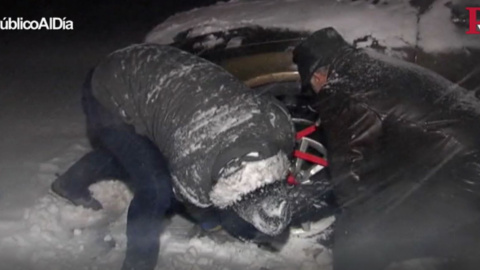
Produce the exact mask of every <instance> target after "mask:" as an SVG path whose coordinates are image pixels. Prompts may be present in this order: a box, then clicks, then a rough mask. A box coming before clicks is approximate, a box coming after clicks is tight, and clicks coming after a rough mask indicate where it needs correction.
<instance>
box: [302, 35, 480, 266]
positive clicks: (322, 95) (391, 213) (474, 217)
mask: <svg viewBox="0 0 480 270" xmlns="http://www.w3.org/2000/svg"><path fill="white" fill-rule="evenodd" d="M294 61H295V62H296V63H297V65H299V71H300V73H301V75H302V80H303V84H304V86H307V85H308V83H309V81H310V77H311V74H312V73H313V72H314V71H315V70H316V69H317V68H318V67H322V66H329V74H328V80H327V84H326V85H325V86H324V87H323V88H322V89H321V90H320V92H319V93H318V94H317V95H316V100H315V102H314V104H313V106H314V107H315V109H316V110H317V111H318V113H319V114H320V118H321V120H322V127H323V130H324V132H325V135H326V146H327V149H328V151H329V152H328V154H329V155H328V160H329V170H330V175H331V181H332V183H333V186H334V193H335V195H336V199H337V201H338V203H339V204H340V205H341V206H342V207H343V210H344V211H343V212H342V214H341V215H339V216H338V217H337V223H336V227H335V229H336V230H335V246H334V250H333V254H334V269H336V270H351V269H362V270H363V269H365V270H367V269H368V270H376V269H385V268H386V267H387V266H388V265H389V263H391V262H399V261H403V260H408V259H418V258H429V257H433V258H442V259H443V260H445V259H448V260H451V261H449V263H454V266H452V267H453V268H448V269H478V265H480V260H479V259H478V258H479V255H480V254H479V245H478V243H479V240H480V233H479V232H478V226H480V212H479V210H480V100H479V99H478V98H477V97H476V96H475V95H474V92H473V91H468V90H466V89H464V88H462V87H460V86H458V85H456V84H453V83H452V82H450V81H448V80H446V79H445V78H443V77H441V76H439V75H438V74H436V73H434V72H432V71H429V70H427V69H425V68H422V67H419V66H417V65H414V64H411V63H407V62H404V61H400V60H397V59H393V58H390V57H387V56H384V55H381V54H378V53H376V52H374V51H371V50H368V49H356V48H354V47H352V46H350V45H349V44H347V43H346V42H345V41H344V40H343V38H342V37H341V36H340V35H339V34H338V33H337V32H336V31H335V30H334V29H333V28H326V29H323V30H319V31H318V32H316V33H314V34H313V35H312V36H311V37H310V38H308V39H307V40H306V41H304V42H303V43H301V44H300V45H299V46H297V48H296V49H295V51H294ZM455 263H457V264H455Z"/></svg>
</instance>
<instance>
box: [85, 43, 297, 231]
mask: <svg viewBox="0 0 480 270" xmlns="http://www.w3.org/2000/svg"><path fill="white" fill-rule="evenodd" d="M92 88H93V95H94V96H95V98H96V99H98V100H99V102H100V103H101V104H102V105H103V106H104V107H106V108H107V109H108V110H109V111H111V112H114V113H115V114H117V115H119V116H121V118H122V119H123V121H124V122H125V123H128V124H131V125H132V126H134V127H135V130H136V133H138V134H142V135H145V136H147V137H148V138H149V139H150V140H151V141H152V142H154V143H155V145H157V146H158V148H159V149H160V151H161V152H162V153H163V154H164V155H165V156H166V158H167V159H168V161H169V167H170V171H171V173H172V178H173V184H174V189H175V192H176V195H177V196H178V197H179V199H181V200H186V201H188V202H189V203H192V204H194V205H196V206H199V207H208V206H210V205H213V206H215V207H219V208H225V207H228V206H232V205H233V204H235V203H237V202H239V201H241V199H242V196H243V195H245V194H248V193H251V192H252V191H254V190H258V189H259V188H261V187H263V186H265V185H267V184H270V183H273V182H275V181H279V180H283V179H285V175H286V173H287V170H288V166H289V161H288V158H287V155H288V154H289V153H290V152H291V151H292V149H293V145H294V130H293V125H292V123H291V120H290V117H289V115H288V113H287V112H286V110H284V109H283V107H282V106H281V105H280V104H279V103H278V102H277V101H276V100H275V99H274V98H273V97H269V96H258V95H256V94H255V93H254V92H253V91H252V90H250V89H248V88H247V87H246V86H245V85H244V84H243V83H242V82H240V81H239V80H238V79H236V78H235V77H233V76H232V75H230V74H229V73H228V72H226V71H225V70H223V69H222V68H221V67H219V66H217V65H215V64H213V63H211V62H208V61H206V60H204V59H201V58H199V57H196V56H194V55H191V54H189V53H186V52H183V51H181V50H178V49H176V48H172V47H169V46H162V45H156V44H138V45H133V46H130V47H127V48H125V49H121V50H118V51H115V52H113V53H112V54H110V55H109V56H108V57H107V58H106V59H105V60H103V61H102V62H101V63H100V64H99V65H98V66H97V68H96V69H95V71H94V74H93V78H92ZM277 193H278V194H277V195H278V196H279V197H278V199H279V201H281V200H280V199H281V198H280V197H282V196H283V195H282V194H283V193H282V192H280V191H279V192H277ZM280 193H281V194H280ZM258 196H261V195H258ZM282 198H283V197H282ZM284 210H285V216H284V218H285V220H283V221H284V222H287V220H286V219H288V218H289V214H288V212H289V211H288V207H286V208H285V209H284ZM244 218H245V215H244ZM247 219H252V217H248V218H247Z"/></svg>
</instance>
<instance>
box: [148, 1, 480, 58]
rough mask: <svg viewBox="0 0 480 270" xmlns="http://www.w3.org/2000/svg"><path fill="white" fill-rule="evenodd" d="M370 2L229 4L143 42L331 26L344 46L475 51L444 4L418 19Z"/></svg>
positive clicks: (185, 17)
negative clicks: (365, 42) (369, 43)
mask: <svg viewBox="0 0 480 270" xmlns="http://www.w3.org/2000/svg"><path fill="white" fill-rule="evenodd" d="M373 2H377V1H351V0H258V1H230V2H228V3H219V4H217V5H215V6H211V7H205V8H198V9H195V10H192V11H189V12H184V13H179V14H177V15H175V16H172V17H170V18H169V19H167V20H166V21H165V22H163V23H161V24H159V25H158V26H157V27H155V28H154V29H153V30H152V31H151V32H150V33H149V35H148V36H147V38H146V41H148V42H156V43H170V42H172V40H173V38H174V37H175V35H176V34H178V33H179V32H182V31H185V30H187V29H190V28H193V31H191V32H190V35H198V34H207V33H210V32H214V31H219V30H227V29H232V28H237V27H240V26H246V25H260V26H264V27H279V28H289V29H294V30H307V31H315V30H318V29H320V28H323V27H327V26H333V27H335V28H336V29H337V30H338V31H339V32H340V33H341V34H342V35H344V37H345V38H346V39H347V41H349V42H353V40H355V39H358V38H362V37H364V36H366V35H371V36H372V37H373V38H375V39H376V40H378V42H379V44H380V45H382V46H386V47H388V48H400V47H405V46H408V47H410V46H415V45H418V46H420V47H421V48H423V49H424V50H425V51H427V52H438V51H447V50H460V49H462V48H463V47H465V46H469V47H474V48H480V39H479V38H478V36H475V35H466V34H465V30H463V29H460V28H457V27H455V26H454V24H453V23H451V22H450V10H449V9H448V8H447V7H445V3H446V2H447V0H437V1H435V2H434V4H433V6H432V7H431V8H430V9H429V10H427V11H426V12H425V13H424V14H422V15H420V12H419V10H418V9H417V8H415V7H413V6H411V5H410V3H409V2H410V1H407V0H381V1H378V3H377V4H372V3H373ZM453 2H455V1H453ZM417 21H418V22H417Z"/></svg>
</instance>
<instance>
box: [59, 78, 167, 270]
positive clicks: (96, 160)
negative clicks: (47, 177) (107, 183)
mask: <svg viewBox="0 0 480 270" xmlns="http://www.w3.org/2000/svg"><path fill="white" fill-rule="evenodd" d="M90 77H91V74H90V76H88V78H87V82H86V84H85V85H84V88H83V93H82V95H83V96H82V105H83V109H84V112H85V114H86V120H87V134H88V137H89V139H90V142H91V144H92V147H93V149H94V150H93V151H92V152H90V153H88V154H87V155H85V156H84V157H83V158H81V159H80V160H79V161H78V162H77V163H76V164H74V165H73V166H72V167H71V168H70V169H69V170H68V171H67V172H65V173H64V174H63V175H61V176H60V177H59V178H58V179H57V180H55V182H54V184H53V185H52V189H53V190H54V191H55V192H57V193H59V194H60V195H62V196H64V197H66V198H67V199H70V200H72V201H73V202H74V203H76V204H82V202H86V203H87V205H86V206H87V207H92V208H95V205H96V203H95V201H94V200H92V198H91V196H90V193H89V191H88V186H89V185H91V184H93V183H95V182H97V181H100V180H104V179H118V180H121V181H122V182H124V183H125V184H126V185H127V186H128V187H129V188H130V189H131V190H132V192H133V194H134V197H133V199H132V201H131V203H130V206H129V209H128V216H127V252H126V257H125V261H124V264H123V268H122V269H124V270H126V269H142V270H143V269H154V268H155V265H156V262H157V257H158V251H159V236H160V230H161V222H162V219H163V217H164V216H165V213H166V212H167V211H168V209H169V208H170V204H171V200H172V198H173V191H172V183H171V177H170V173H169V171H168V165H167V164H168V163H167V161H166V159H165V158H164V157H163V155H162V154H161V153H160V151H159V150H158V148H157V147H156V146H155V145H154V144H153V143H152V142H151V141H150V140H149V139H148V138H146V137H144V136H141V135H138V134H136V133H135V131H134V129H133V128H132V127H131V126H129V125H126V124H124V123H123V122H122V121H121V120H120V119H119V118H118V117H116V116H115V115H113V114H111V113H110V112H108V111H107V110H106V109H104V108H103V107H102V106H101V105H100V104H99V103H98V101H97V100H96V99H95V98H94V97H93V95H92V92H91V87H90ZM82 197H83V199H82ZM78 198H80V199H78ZM88 203H90V204H88ZM97 203H98V202H97ZM97 206H98V205H97Z"/></svg>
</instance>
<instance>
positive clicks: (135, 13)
mask: <svg viewBox="0 0 480 270" xmlns="http://www.w3.org/2000/svg"><path fill="white" fill-rule="evenodd" d="M218 1H219V0H167V1H165V0H120V1H115V0H101V1H96V2H93V1H82V0H69V1H64V0H36V1H31V0H26V1H25V0H23V1H9V2H8V3H5V2H3V3H1V4H0V16H1V18H3V17H12V18H16V17H23V18H24V19H25V20H26V19H38V18H41V17H62V18H63V17H67V19H69V20H73V21H74V25H75V30H76V31H92V30H94V31H102V30H107V31H108V30H109V29H111V28H112V27H118V26H124V25H155V24H157V23H159V22H160V21H162V20H163V19H165V18H166V17H168V16H169V15H172V14H174V13H176V12H179V11H185V10H189V9H191V8H194V7H199V6H206V5H211V4H214V3H216V2H218Z"/></svg>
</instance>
